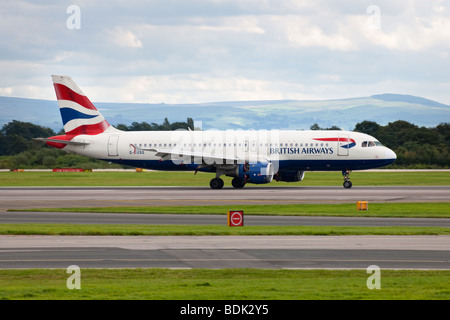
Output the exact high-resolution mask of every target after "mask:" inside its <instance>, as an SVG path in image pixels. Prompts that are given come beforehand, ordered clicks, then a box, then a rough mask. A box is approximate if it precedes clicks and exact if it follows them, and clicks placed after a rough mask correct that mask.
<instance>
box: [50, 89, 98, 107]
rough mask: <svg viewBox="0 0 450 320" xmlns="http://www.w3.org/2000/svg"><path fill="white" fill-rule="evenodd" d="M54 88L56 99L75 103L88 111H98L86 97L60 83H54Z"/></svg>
mask: <svg viewBox="0 0 450 320" xmlns="http://www.w3.org/2000/svg"><path fill="white" fill-rule="evenodd" d="M53 86H54V87H55V91H56V97H57V98H58V100H69V101H73V102H76V103H78V104H79V105H82V106H83V107H85V108H87V109H91V110H97V108H95V106H94V105H93V104H92V102H91V101H90V100H89V99H88V98H87V97H86V96H83V95H81V94H78V93H76V92H75V91H73V90H72V89H70V88H68V87H66V86H65V85H63V84H60V83H54V84H53Z"/></svg>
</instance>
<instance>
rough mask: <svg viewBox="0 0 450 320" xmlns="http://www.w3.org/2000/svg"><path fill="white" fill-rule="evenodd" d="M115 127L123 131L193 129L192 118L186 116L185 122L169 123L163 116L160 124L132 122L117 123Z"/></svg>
mask: <svg viewBox="0 0 450 320" xmlns="http://www.w3.org/2000/svg"><path fill="white" fill-rule="evenodd" d="M115 127H116V128H117V129H119V130H123V131H174V130H178V129H186V130H189V129H191V130H194V120H193V119H192V118H187V121H186V122H172V123H170V122H169V120H168V119H167V118H164V122H163V123H162V124H158V123H154V122H152V123H147V122H140V123H139V122H133V123H132V124H131V125H130V126H127V125H125V124H118V125H116V126H115Z"/></svg>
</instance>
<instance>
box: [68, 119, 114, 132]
mask: <svg viewBox="0 0 450 320" xmlns="http://www.w3.org/2000/svg"><path fill="white" fill-rule="evenodd" d="M109 126H110V124H109V123H108V121H106V120H103V121H102V122H100V123H97V124H86V125H82V126H79V127H77V128H75V129H73V130H72V131H70V132H66V134H67V135H70V136H77V135H79V134H88V135H96V134H99V133H102V132H104V131H105V130H106V129H108V128H109Z"/></svg>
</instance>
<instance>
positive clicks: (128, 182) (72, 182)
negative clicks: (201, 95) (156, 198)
mask: <svg viewBox="0 0 450 320" xmlns="http://www.w3.org/2000/svg"><path fill="white" fill-rule="evenodd" d="M211 178H213V174H208V173H202V172H199V173H198V174H196V175H194V173H193V172H165V171H147V172H129V171H128V172H101V171H100V172H95V171H94V172H81V173H78V172H71V173H56V172H0V186H4V187H19V186H209V181H210V180H211ZM222 178H223V179H224V181H225V186H231V178H230V177H222ZM351 179H352V182H353V185H354V186H448V185H450V171H440V172H435V171H432V172H415V171H414V172H410V171H407V172H394V171H393V172H367V171H359V172H353V173H352V174H351ZM252 186H255V185H252V184H249V185H247V186H246V188H247V187H252ZM258 186H342V177H341V173H340V172H306V174H305V179H304V180H303V181H300V182H295V183H286V182H272V183H269V184H265V185H258Z"/></svg>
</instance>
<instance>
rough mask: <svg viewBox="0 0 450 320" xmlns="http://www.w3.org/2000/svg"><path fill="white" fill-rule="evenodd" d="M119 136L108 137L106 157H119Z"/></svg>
mask: <svg viewBox="0 0 450 320" xmlns="http://www.w3.org/2000/svg"><path fill="white" fill-rule="evenodd" d="M118 141H119V136H110V137H109V139H108V156H112V157H114V156H118V155H119V144H118Z"/></svg>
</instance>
